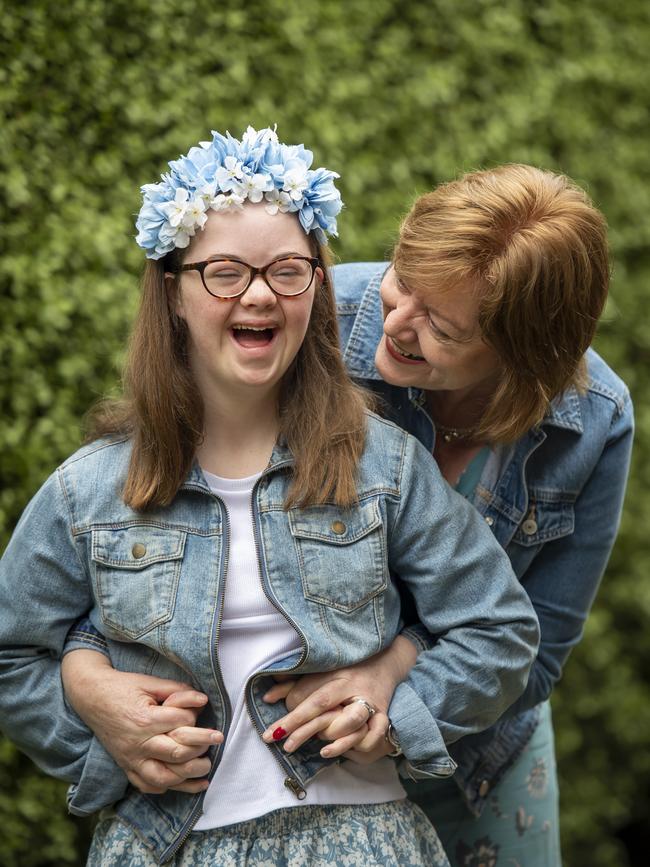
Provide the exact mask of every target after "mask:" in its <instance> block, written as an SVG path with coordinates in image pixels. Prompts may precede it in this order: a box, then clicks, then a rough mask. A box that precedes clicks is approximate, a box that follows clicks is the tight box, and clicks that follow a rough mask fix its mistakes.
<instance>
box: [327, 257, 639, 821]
mask: <svg viewBox="0 0 650 867" xmlns="http://www.w3.org/2000/svg"><path fill="white" fill-rule="evenodd" d="M387 267H388V263H377V262H374V263H355V264H349V265H339V266H336V267H335V268H334V269H333V271H334V283H335V289H336V296H337V302H338V316H339V327H340V331H341V347H342V350H343V353H344V358H345V362H346V365H347V368H348V371H349V373H350V374H351V375H352V376H353V377H354V378H355V379H356V380H358V381H360V382H362V383H363V384H364V385H366V386H368V387H370V388H372V389H373V391H375V392H376V393H377V394H378V395H379V396H380V397H381V399H382V403H383V409H382V412H384V414H385V415H386V416H387V417H389V418H391V419H392V420H393V421H395V422H396V423H398V424H399V425H401V426H402V427H403V428H405V429H406V430H408V431H409V432H410V433H412V434H414V435H415V436H416V437H418V439H419V440H420V441H421V442H422V443H423V444H424V446H425V447H426V448H427V449H428V450H429V451H432V450H433V447H434V443H435V429H434V426H433V423H432V421H431V418H430V417H429V415H428V414H427V411H426V408H425V407H426V404H425V396H424V393H423V392H422V391H421V390H420V389H417V388H401V387H397V386H391V385H389V384H388V383H385V382H383V381H382V380H381V378H380V376H379V374H378V372H377V370H376V368H375V363H374V358H375V350H376V348H377V344H378V343H379V340H380V338H381V335H382V332H383V327H382V326H383V317H382V309H381V299H380V296H379V286H380V283H381V280H382V277H383V275H384V272H385V270H386V268H387ZM587 364H588V372H589V384H588V387H587V390H586V392H585V393H583V394H581V393H578V392H577V391H576V390H575V389H574V388H571V389H569V390H568V391H567V392H566V393H565V394H564V395H563V396H561V397H560V398H558V399H557V400H555V401H553V403H552V405H551V406H550V407H549V410H548V413H547V415H546V417H545V418H544V420H543V421H542V423H541V424H540V425H539V426H538V427H535V428H533V429H532V430H530V431H529V432H528V433H526V434H525V435H524V436H522V437H521V439H520V440H519V441H518V442H516V443H515V444H514V446H512V447H511V448H508V449H503V450H500V451H499V452H498V453H496V454H492V455H491V457H490V459H489V460H488V463H487V465H486V466H485V469H484V471H483V474H482V477H481V479H480V482H479V484H478V486H477V488H476V491H475V494H474V498H473V503H474V506H475V507H476V509H477V510H478V512H479V514H480V515H481V516H482V518H483V520H484V521H485V523H486V524H487V526H489V527H490V529H491V531H492V533H493V534H494V537H495V539H496V540H497V541H498V542H499V544H500V545H502V546H503V548H504V549H505V550H506V552H507V554H508V556H509V558H510V561H511V563H512V566H513V568H514V570H515V573H516V575H517V576H518V578H519V580H520V581H521V584H522V586H523V587H524V588H525V590H526V592H527V593H528V595H529V597H530V599H531V601H532V603H533V606H534V607H535V611H536V612H537V616H538V618H539V623H540V629H541V644H540V649H539V653H538V656H537V659H536V661H535V664H534V666H533V669H532V671H531V675H530V678H529V681H528V685H527V687H526V690H525V691H524V693H523V694H522V695H521V696H520V697H519V699H518V700H517V701H516V702H514V704H512V705H511V706H510V708H509V709H508V710H507V711H506V713H505V714H504V715H503V716H502V718H501V719H500V720H499V721H498V722H497V723H496V724H495V725H494V726H492V727H490V728H489V729H487V730H486V731H483V732H481V733H480V734H476V735H470V736H466V737H463V738H462V739H461V740H458V741H456V742H455V743H454V744H453V745H452V747H451V749H450V752H451V753H452V755H453V756H454V758H455V760H456V761H457V763H458V770H457V771H456V773H455V775H454V779H455V780H456V782H457V783H458V784H459V786H460V787H461V790H462V791H463V794H464V796H465V800H466V802H467V805H468V807H469V808H470V809H471V810H472V811H473V812H474V813H475V814H477V815H478V814H479V813H480V812H481V810H482V809H483V807H484V805H485V802H486V797H487V795H488V793H489V792H490V791H491V789H492V787H493V786H494V785H495V783H496V782H498V780H499V779H500V777H501V775H502V774H503V772H504V771H505V770H506V769H507V768H508V767H509V766H510V765H511V764H512V762H513V761H514V760H515V759H516V758H517V756H518V755H519V754H520V753H521V751H522V750H523V748H524V747H525V745H526V743H527V742H528V740H529V739H530V737H531V736H532V733H533V731H534V729H535V727H536V725H537V722H538V717H539V704H540V702H542V701H544V700H545V699H547V698H548V697H549V695H550V693H551V691H552V689H553V686H554V685H555V683H557V681H558V680H559V679H560V676H561V674H562V667H563V666H564V663H565V662H566V660H567V657H568V656H569V653H570V652H571V649H572V648H573V647H574V646H575V645H576V644H577V643H578V642H579V641H580V638H581V637H582V631H583V627H584V623H585V620H586V618H587V615H588V613H589V609H590V607H591V604H592V602H593V600H594V597H595V595H596V591H597V589H598V584H599V582H600V579H601V577H602V575H603V572H604V570H605V566H606V564H607V560H608V558H609V554H610V551H611V549H612V546H613V544H614V540H615V538H616V533H617V530H618V526H619V521H620V515H621V508H622V504H623V496H624V492H625V483H626V479H627V473H628V466H629V460H630V452H631V448H632V438H633V432H634V425H633V414H632V404H631V401H630V395H629V392H628V390H627V388H626V386H625V384H624V383H623V382H622V381H621V380H620V379H619V378H618V376H616V374H615V373H614V372H613V371H612V370H611V369H610V368H609V367H608V366H607V365H606V364H605V362H604V361H603V360H602V359H601V358H600V357H599V356H598V355H597V354H596V353H595V352H594V351H593V350H589V352H588V353H587ZM415 633H416V634H417V630H415ZM420 634H421V633H420ZM411 637H412V636H411ZM425 645H426V642H425Z"/></svg>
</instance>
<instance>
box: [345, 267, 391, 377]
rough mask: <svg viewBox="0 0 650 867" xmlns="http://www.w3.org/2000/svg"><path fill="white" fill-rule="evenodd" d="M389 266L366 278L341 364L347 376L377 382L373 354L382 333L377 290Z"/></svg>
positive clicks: (382, 327) (379, 297)
mask: <svg viewBox="0 0 650 867" xmlns="http://www.w3.org/2000/svg"><path fill="white" fill-rule="evenodd" d="M388 267H389V265H388V264H386V265H382V267H381V269H380V270H379V271H377V273H376V274H375V275H373V277H371V278H370V281H369V282H368V285H367V286H366V288H365V290H364V292H363V295H362V297H361V303H360V304H359V309H358V311H357V314H356V316H355V320H354V325H353V326H352V331H351V332H350V337H349V339H348V342H347V345H346V347H345V350H344V351H343V361H344V362H345V366H346V367H347V369H348V373H349V374H350V376H353V377H355V378H358V379H374V380H381V376H380V375H379V373H378V372H377V368H376V367H375V352H376V351H377V345H378V344H379V341H380V339H381V336H382V334H383V332H384V316H383V311H382V306H381V295H380V294H379V286H380V285H381V281H382V279H383V277H384V274H385V273H386V271H387V270H388Z"/></svg>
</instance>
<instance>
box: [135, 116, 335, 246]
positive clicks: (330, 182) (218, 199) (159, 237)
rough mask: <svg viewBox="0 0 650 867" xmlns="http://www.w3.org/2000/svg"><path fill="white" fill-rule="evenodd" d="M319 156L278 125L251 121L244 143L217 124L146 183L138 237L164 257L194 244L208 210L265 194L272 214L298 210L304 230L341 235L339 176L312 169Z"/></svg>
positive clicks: (238, 205) (236, 206) (235, 205)
mask: <svg viewBox="0 0 650 867" xmlns="http://www.w3.org/2000/svg"><path fill="white" fill-rule="evenodd" d="M312 160H313V154H312V152H311V151H308V150H306V149H305V147H304V145H301V144H300V145H285V144H281V143H280V142H279V141H278V137H277V135H276V133H275V128H274V129H268V128H267V129H262V130H260V131H259V132H257V130H254V129H253V127H251V126H249V127H248V129H247V130H246V132H245V133H244V134H243V136H242V138H241V141H239V140H238V139H236V138H233V137H232V136H231V135H230V133H229V132H227V133H226V135H225V136H223V135H221V133H218V132H215V131H214V130H213V131H212V141H211V142H200V146H199V147H193V148H190V151H189V153H188V154H187V156H181V157H179V159H177V160H175V161H174V162H170V163H169V168H170V171H169V173H167V174H164V175H161V178H162V180H161V181H160V183H158V184H145V185H144V186H143V187H142V188H141V189H142V199H143V201H142V208H141V209H140V213H139V214H138V219H137V221H136V224H135V225H136V228H137V230H138V234H137V236H136V239H135V240H136V243H138V244H139V245H140V246H141V247H142V248H143V249H144V250H146V251H147V258H149V259H160V258H162V257H163V256H164V255H165V254H166V253H169V252H170V251H171V250H173V249H174V248H175V247H187V245H188V244H189V243H190V238H191V237H192V236H193V235H194V234H195V232H196V230H197V228H198V229H202V228H203V226H204V225H205V223H206V221H207V219H208V215H207V213H206V212H207V211H208V209H212V210H213V211H227V210H233V209H241V208H242V205H243V203H244V201H245V200H246V199H248V200H249V201H250V202H261V201H262V199H264V200H265V201H266V205H265V208H266V210H267V211H268V213H269V214H277V213H278V211H280V212H281V213H285V212H287V211H289V212H298V218H299V220H300V223H301V225H302V227H303V229H304V230H305V232H307V233H309V232H312V231H313V232H314V233H315V234H316V236H317V237H318V240H319V241H321V242H323V243H327V238H326V235H325V233H326V232H327V233H329V234H330V235H336V215H337V214H338V213H339V211H340V210H341V208H342V207H343V203H342V202H341V194H340V193H339V191H338V190H337V189H336V187H335V186H334V178H338V177H339V175H337V174H336V172H330V171H328V170H327V169H323V168H320V169H310V166H311V163H312Z"/></svg>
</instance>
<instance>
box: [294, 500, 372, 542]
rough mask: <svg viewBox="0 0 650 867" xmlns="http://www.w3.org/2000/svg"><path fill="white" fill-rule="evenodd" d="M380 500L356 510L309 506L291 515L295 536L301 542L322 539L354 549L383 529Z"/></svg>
mask: <svg viewBox="0 0 650 867" xmlns="http://www.w3.org/2000/svg"><path fill="white" fill-rule="evenodd" d="M381 523H382V521H381V515H380V514H379V506H378V504H377V501H376V500H370V501H369V502H367V503H360V504H359V505H358V506H355V507H354V508H352V509H342V508H341V507H340V506H331V505H323V506H309V507H308V508H306V509H296V510H291V511H289V525H290V527H291V534H292V535H293V536H295V537H296V538H298V539H318V540H319V541H321V542H329V543H330V544H331V545H350V544H351V543H352V542H356V541H357V540H358V539H362V538H363V537H364V536H367V535H368V533H370V532H372V531H373V530H376V529H377V527H381Z"/></svg>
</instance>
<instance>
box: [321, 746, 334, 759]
mask: <svg viewBox="0 0 650 867" xmlns="http://www.w3.org/2000/svg"><path fill="white" fill-rule="evenodd" d="M320 754H321V756H322V757H323V758H324V759H328V758H329V757H330V756H331V755H332V751H331V749H330V748H329V747H323V749H322V750H321V751H320Z"/></svg>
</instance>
